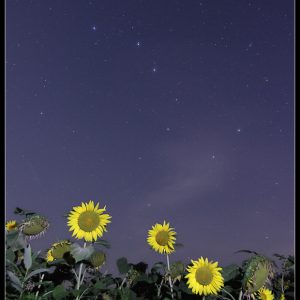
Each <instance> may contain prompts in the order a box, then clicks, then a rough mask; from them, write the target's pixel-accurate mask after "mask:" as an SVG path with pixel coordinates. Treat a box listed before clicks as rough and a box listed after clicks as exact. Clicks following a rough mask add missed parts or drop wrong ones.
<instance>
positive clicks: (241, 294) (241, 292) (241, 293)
mask: <svg viewBox="0 0 300 300" xmlns="http://www.w3.org/2000/svg"><path fill="white" fill-rule="evenodd" d="M242 298H243V291H242V290H241V291H240V294H239V300H242Z"/></svg>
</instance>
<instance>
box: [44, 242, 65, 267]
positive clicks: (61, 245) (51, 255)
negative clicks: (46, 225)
mask: <svg viewBox="0 0 300 300" xmlns="http://www.w3.org/2000/svg"><path fill="white" fill-rule="evenodd" d="M70 251H71V242H70V241H67V240H63V241H60V242H58V243H54V244H53V245H52V246H51V248H50V249H49V250H48V252H47V255H46V261H47V262H52V261H54V260H56V259H61V258H63V257H64V255H65V254H66V253H68V252H70Z"/></svg>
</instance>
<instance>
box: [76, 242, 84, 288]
mask: <svg viewBox="0 0 300 300" xmlns="http://www.w3.org/2000/svg"><path fill="white" fill-rule="evenodd" d="M85 247H86V242H84V244H83V248H85ZM82 267H83V263H81V264H80V266H79V273H78V279H77V286H76V290H79V289H80V285H81V272H82Z"/></svg>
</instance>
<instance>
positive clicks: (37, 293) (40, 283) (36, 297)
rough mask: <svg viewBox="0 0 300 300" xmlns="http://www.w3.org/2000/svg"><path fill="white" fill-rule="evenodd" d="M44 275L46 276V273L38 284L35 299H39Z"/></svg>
mask: <svg viewBox="0 0 300 300" xmlns="http://www.w3.org/2000/svg"><path fill="white" fill-rule="evenodd" d="M44 276H45V273H44V274H42V276H41V279H40V282H39V286H38V290H37V292H36V294H35V299H38V296H39V292H40V288H41V285H42V281H43V279H44Z"/></svg>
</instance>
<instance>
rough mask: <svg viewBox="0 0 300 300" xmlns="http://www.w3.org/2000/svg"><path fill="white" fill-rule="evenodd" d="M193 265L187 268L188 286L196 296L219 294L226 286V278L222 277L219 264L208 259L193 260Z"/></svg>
mask: <svg viewBox="0 0 300 300" xmlns="http://www.w3.org/2000/svg"><path fill="white" fill-rule="evenodd" d="M192 263H193V265H192V266H189V267H187V271H188V274H187V275H186V276H185V278H187V285H188V287H189V288H190V289H192V292H193V293H194V294H199V295H205V296H206V295H209V294H214V295H217V293H218V292H219V291H220V290H221V288H222V287H223V286H224V278H223V276H222V275H221V272H220V271H221V270H222V268H220V267H218V262H214V263H213V262H209V261H208V259H207V258H205V259H204V258H203V257H202V256H201V258H199V259H198V260H197V261H194V260H192Z"/></svg>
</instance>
